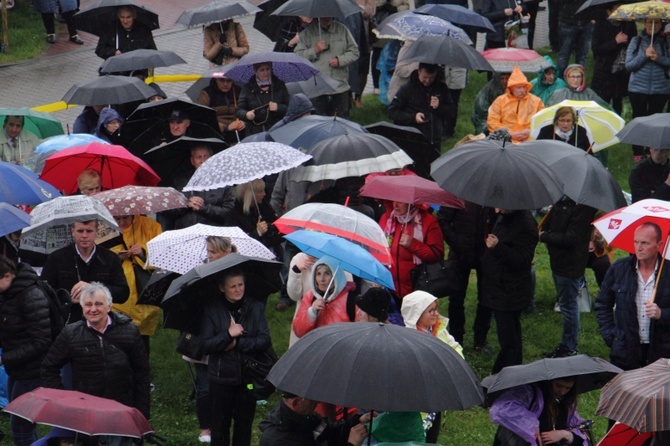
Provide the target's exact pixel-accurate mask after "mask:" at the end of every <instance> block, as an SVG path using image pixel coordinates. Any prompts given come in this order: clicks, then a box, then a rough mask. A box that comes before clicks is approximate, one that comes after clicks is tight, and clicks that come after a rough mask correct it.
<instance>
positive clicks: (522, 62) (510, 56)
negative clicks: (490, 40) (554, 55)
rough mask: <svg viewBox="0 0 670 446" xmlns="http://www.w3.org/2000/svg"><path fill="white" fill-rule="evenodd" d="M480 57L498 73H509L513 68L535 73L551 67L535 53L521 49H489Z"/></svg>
mask: <svg viewBox="0 0 670 446" xmlns="http://www.w3.org/2000/svg"><path fill="white" fill-rule="evenodd" d="M482 56H484V59H486V61H487V62H488V63H490V64H491V66H492V67H493V69H494V70H495V71H497V72H498V73H511V72H512V71H513V70H514V67H515V66H516V67H519V69H520V70H521V71H523V72H524V73H537V72H538V71H542V70H545V69H547V68H549V67H550V66H551V64H550V63H549V61H547V60H546V59H545V58H544V57H542V55H541V54H540V53H538V52H537V51H534V50H527V49H522V48H491V49H488V50H486V51H483V52H482Z"/></svg>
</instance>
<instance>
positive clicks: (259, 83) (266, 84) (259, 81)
mask: <svg viewBox="0 0 670 446" xmlns="http://www.w3.org/2000/svg"><path fill="white" fill-rule="evenodd" d="M256 83H257V84H258V86H259V87H261V88H263V87H269V86H270V85H272V77H270V80H269V81H267V82H264V81H262V80H260V79H259V78H256Z"/></svg>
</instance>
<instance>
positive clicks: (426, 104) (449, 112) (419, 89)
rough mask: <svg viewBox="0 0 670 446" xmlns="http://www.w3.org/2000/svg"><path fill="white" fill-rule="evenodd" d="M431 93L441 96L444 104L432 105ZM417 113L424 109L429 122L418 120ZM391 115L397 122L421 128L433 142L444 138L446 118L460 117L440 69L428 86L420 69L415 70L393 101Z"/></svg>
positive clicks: (390, 109)
mask: <svg viewBox="0 0 670 446" xmlns="http://www.w3.org/2000/svg"><path fill="white" fill-rule="evenodd" d="M431 96H438V97H439V99H440V105H439V106H438V107H437V108H436V109H433V108H431V107H430V97H431ZM417 113H423V114H424V115H425V116H426V118H427V119H428V122H426V123H424V124H418V123H417V122H416V114H417ZM388 116H389V118H390V119H391V120H392V121H393V123H394V124H398V125H407V126H411V127H416V128H417V129H419V130H421V133H423V134H424V135H425V136H426V138H428V140H429V141H430V143H431V144H436V143H439V142H441V141H442V127H443V122H444V120H445V119H449V120H455V119H456V108H455V106H454V101H453V100H452V99H451V94H450V93H449V89H448V88H447V85H446V84H445V83H444V81H443V79H442V76H441V75H440V73H439V70H438V76H437V77H436V78H435V81H434V82H433V83H432V84H431V85H430V86H428V87H426V86H425V85H423V84H422V83H421V82H419V70H414V71H413V72H412V74H411V75H410V76H409V81H407V83H406V84H405V85H403V86H402V87H400V89H399V90H398V92H397V93H396V95H395V97H394V98H393V101H391V105H390V106H389V110H388Z"/></svg>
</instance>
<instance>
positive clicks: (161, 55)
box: [100, 49, 186, 73]
mask: <svg viewBox="0 0 670 446" xmlns="http://www.w3.org/2000/svg"><path fill="white" fill-rule="evenodd" d="M183 63H186V61H185V60H184V59H182V58H181V57H179V56H178V55H177V54H175V53H173V52H172V51H160V50H152V49H139V50H133V51H128V52H127V53H123V54H119V55H118V56H112V57H110V58H109V59H107V60H106V61H104V62H103V64H102V66H101V67H100V72H101V73H116V72H119V71H135V70H146V69H148V68H158V67H170V66H172V65H179V64H183Z"/></svg>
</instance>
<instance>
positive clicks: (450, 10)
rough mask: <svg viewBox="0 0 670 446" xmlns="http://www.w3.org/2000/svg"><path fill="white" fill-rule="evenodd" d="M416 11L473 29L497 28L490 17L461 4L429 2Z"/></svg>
mask: <svg viewBox="0 0 670 446" xmlns="http://www.w3.org/2000/svg"><path fill="white" fill-rule="evenodd" d="M414 12H415V13H419V14H428V15H432V16H435V17H439V18H441V19H443V20H446V21H448V22H451V23H454V24H456V25H459V26H462V27H463V28H472V29H473V31H478V32H487V31H495V30H496V29H495V28H494V27H493V25H492V24H491V21H490V20H489V19H487V18H486V17H484V16H482V15H480V14H477V13H476V12H474V11H470V10H469V9H468V8H464V7H463V6H460V5H438V4H428V5H423V6H422V7H420V8H416V9H415V10H414Z"/></svg>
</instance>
